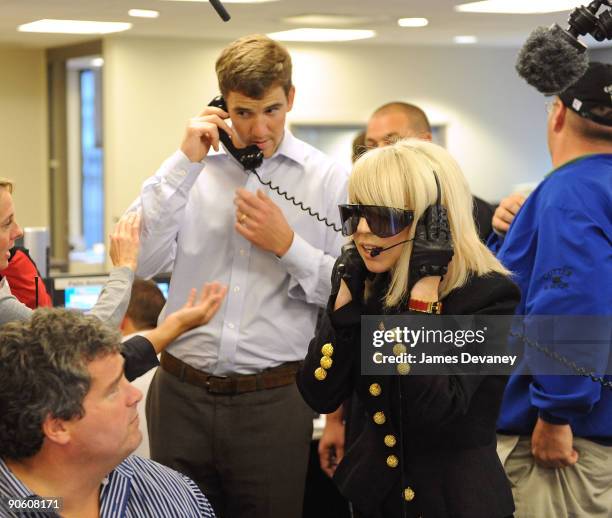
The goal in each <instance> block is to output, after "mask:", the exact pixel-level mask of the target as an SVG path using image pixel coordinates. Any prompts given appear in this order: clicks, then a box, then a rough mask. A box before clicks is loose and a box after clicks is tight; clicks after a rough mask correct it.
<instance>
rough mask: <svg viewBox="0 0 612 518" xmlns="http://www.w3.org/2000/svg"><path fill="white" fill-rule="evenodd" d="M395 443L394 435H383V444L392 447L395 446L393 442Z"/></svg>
mask: <svg viewBox="0 0 612 518" xmlns="http://www.w3.org/2000/svg"><path fill="white" fill-rule="evenodd" d="M396 443H397V439H396V438H395V435H391V434H389V435H385V446H388V447H389V448H393V446H395V444H396Z"/></svg>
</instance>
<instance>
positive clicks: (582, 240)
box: [489, 154, 612, 444]
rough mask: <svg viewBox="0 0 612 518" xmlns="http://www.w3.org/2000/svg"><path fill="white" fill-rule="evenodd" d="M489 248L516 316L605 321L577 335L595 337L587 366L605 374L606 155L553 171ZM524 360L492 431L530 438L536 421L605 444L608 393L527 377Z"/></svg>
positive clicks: (609, 214) (608, 306)
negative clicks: (513, 294)
mask: <svg viewBox="0 0 612 518" xmlns="http://www.w3.org/2000/svg"><path fill="white" fill-rule="evenodd" d="M489 246H490V247H491V249H493V250H496V251H497V257H498V259H499V260H500V261H501V262H502V263H503V264H504V266H506V268H508V269H509V270H511V271H512V272H513V274H514V275H515V277H514V280H515V281H516V282H517V284H518V285H519V287H520V289H521V294H522V296H521V302H520V304H519V306H518V307H517V310H516V314H517V315H526V316H533V315H604V316H607V317H609V318H604V319H599V321H600V322H601V321H603V322H604V323H605V325H604V326H603V328H602V326H599V327H598V328H597V331H594V330H593V329H585V330H584V332H585V333H587V334H588V333H590V334H591V335H592V334H594V333H597V335H598V336H596V337H594V338H595V340H594V341H595V342H597V343H596V344H595V345H591V346H589V350H588V356H589V361H590V362H591V363H592V362H595V364H596V365H598V366H599V367H600V373H603V372H606V371H607V372H610V371H609V370H608V369H609V366H610V365H611V361H612V358H611V354H612V353H611V348H610V343H611V339H612V335H611V333H612V331H611V329H612V328H611V326H608V325H607V323H609V322H611V321H612V317H611V315H612V154H599V155H589V156H586V157H581V158H579V159H577V160H574V161H572V162H569V163H566V164H564V165H563V166H561V167H559V168H558V169H556V170H555V171H553V172H552V173H551V174H550V175H549V176H547V178H546V179H545V180H544V181H543V182H542V183H541V184H540V185H539V186H538V188H537V189H536V190H535V191H534V192H533V193H532V194H531V195H530V196H529V197H528V198H527V200H526V202H525V204H524V205H523V207H522V208H521V210H520V211H519V213H518V214H517V216H516V218H515V220H514V221H513V223H512V225H511V226H510V229H509V231H508V234H507V235H506V237H505V239H503V240H502V239H500V238H498V237H497V236H496V237H494V238H492V239H491V241H490V243H489ZM567 320H568V321H570V319H567ZM589 338H593V337H592V336H590V337H589ZM514 346H515V347H518V348H524V347H525V346H524V344H523V343H522V342H520V341H518V342H517V343H515V344H514ZM525 352H526V353H527V354H526V355H525V357H523V359H522V360H521V362H520V364H519V365H518V366H517V369H516V371H515V374H513V375H512V376H511V377H510V380H509V382H508V386H507V388H506V391H505V394H504V399H503V403H502V408H501V413H500V417H499V420H498V429H499V430H500V431H502V432H507V433H516V434H524V435H530V434H531V432H532V431H533V428H534V426H535V423H536V420H537V418H538V416H540V417H542V418H543V419H544V420H546V421H548V422H552V423H558V424H560V423H570V424H571V427H572V431H573V433H574V435H576V436H579V437H587V438H592V439H595V440H598V441H601V442H604V443H606V444H609V443H612V390H610V389H608V388H603V387H602V386H601V384H599V383H596V382H593V381H592V380H591V379H589V378H585V377H580V376H553V375H532V374H531V373H532V372H534V371H536V370H537V369H536V368H535V366H534V365H533V364H531V365H530V361H531V360H530V355H532V357H533V356H537V355H534V354H533V351H530V350H529V349H527V350H525ZM572 359H575V358H572ZM605 378H606V380H608V381H611V380H612V376H609V375H608V376H606V377H605Z"/></svg>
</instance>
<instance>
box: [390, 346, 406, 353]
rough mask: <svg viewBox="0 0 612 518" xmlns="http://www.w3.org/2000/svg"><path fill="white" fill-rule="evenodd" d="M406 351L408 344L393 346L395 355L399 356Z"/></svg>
mask: <svg viewBox="0 0 612 518" xmlns="http://www.w3.org/2000/svg"><path fill="white" fill-rule="evenodd" d="M405 352H406V346H405V345H404V344H395V345H394V346H393V354H395V356H399V355H400V354H404V353H405Z"/></svg>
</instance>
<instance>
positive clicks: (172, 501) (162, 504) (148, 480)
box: [0, 455, 215, 518]
mask: <svg viewBox="0 0 612 518" xmlns="http://www.w3.org/2000/svg"><path fill="white" fill-rule="evenodd" d="M57 496H59V495H57ZM26 498H37V495H35V494H34V493H32V491H30V490H29V489H28V488H27V487H26V486H25V485H24V484H23V483H22V482H21V481H20V480H19V479H17V477H15V475H13V473H12V472H11V471H10V470H9V468H8V467H7V465H6V464H5V463H4V461H3V460H2V459H0V517H2V518H5V517H6V518H9V517H10V518H12V517H19V518H23V517H24V516H27V517H28V518H49V517H50V516H51V517H53V518H59V515H58V514H56V513H55V512H53V511H49V510H46V511H45V512H44V513H43V512H40V511H32V512H30V511H28V512H27V513H24V512H23V509H22V510H17V509H13V510H11V509H9V506H8V499H26ZM45 498H49V497H48V496H47V497H45ZM100 517H101V518H148V517H150V518H157V517H160V518H161V517H163V518H174V517H176V518H196V517H197V518H200V517H204V518H214V517H215V513H214V511H213V509H212V507H211V506H210V504H209V503H208V500H207V499H206V497H205V496H204V495H203V494H202V492H201V491H200V490H199V489H198V486H196V485H195V483H194V482H193V481H192V480H191V479H189V478H187V477H186V476H185V475H182V474H181V473H178V472H176V471H174V470H171V469H170V468H167V467H166V466H162V465H161V464H158V463H157V462H154V461H152V460H149V459H143V458H141V457H136V456H135V455H131V456H129V457H128V458H127V459H125V460H124V461H123V462H122V463H121V464H119V465H118V466H117V467H116V468H115V469H114V470H113V471H112V472H111V473H110V474H109V475H108V476H107V477H106V478H105V479H104V480H102V490H101V491H100Z"/></svg>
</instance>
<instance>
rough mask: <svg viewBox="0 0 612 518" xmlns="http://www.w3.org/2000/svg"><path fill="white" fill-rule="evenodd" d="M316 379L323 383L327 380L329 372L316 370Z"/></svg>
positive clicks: (321, 369) (320, 369)
mask: <svg viewBox="0 0 612 518" xmlns="http://www.w3.org/2000/svg"><path fill="white" fill-rule="evenodd" d="M314 377H315V378H317V379H318V380H319V381H323V380H324V379H325V378H327V371H326V370H325V369H323V368H321V367H319V368H318V369H316V370H315V372H314Z"/></svg>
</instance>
